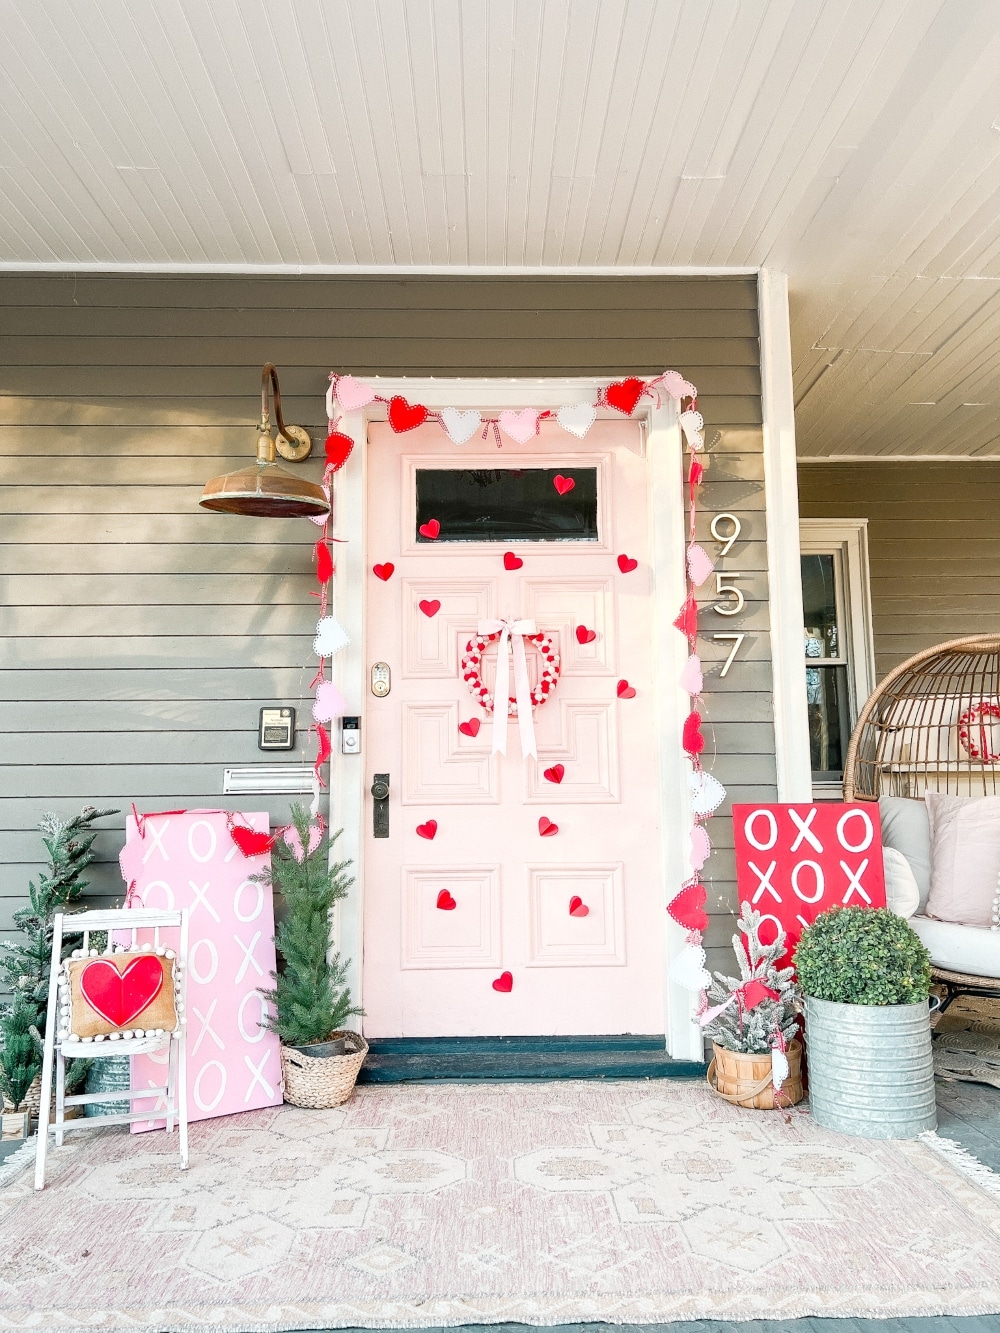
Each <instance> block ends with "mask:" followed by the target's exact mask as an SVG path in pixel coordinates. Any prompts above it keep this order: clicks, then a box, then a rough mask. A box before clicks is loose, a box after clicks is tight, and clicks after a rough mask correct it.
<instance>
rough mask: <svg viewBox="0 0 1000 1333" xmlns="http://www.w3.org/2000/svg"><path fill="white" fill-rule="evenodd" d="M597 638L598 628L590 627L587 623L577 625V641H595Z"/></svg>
mask: <svg viewBox="0 0 1000 1333" xmlns="http://www.w3.org/2000/svg"><path fill="white" fill-rule="evenodd" d="M596 638H597V630H596V629H588V628H587V626H586V625H577V627H576V641H577V643H593V642H594V640H595V639H596Z"/></svg>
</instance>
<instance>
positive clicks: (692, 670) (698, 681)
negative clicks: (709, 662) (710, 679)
mask: <svg viewBox="0 0 1000 1333" xmlns="http://www.w3.org/2000/svg"><path fill="white" fill-rule="evenodd" d="M704 685H705V681H704V678H703V676H702V674H701V659H700V658H699V657H697V656H696V655H695V654H694V653H692V654H691V656H690V657H689V658H688V660H687V661H686V662H685V663H684V667H683V670H682V671H681V679H680V686H681V689H682V690H683V691H684V692H685V694H690V695H691V697H692V699H695V698H697V697H698V695H699V694H701V692H702V689H703V688H704Z"/></svg>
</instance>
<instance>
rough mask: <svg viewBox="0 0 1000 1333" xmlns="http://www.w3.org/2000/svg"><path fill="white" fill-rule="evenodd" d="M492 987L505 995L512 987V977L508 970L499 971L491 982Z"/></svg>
mask: <svg viewBox="0 0 1000 1333" xmlns="http://www.w3.org/2000/svg"><path fill="white" fill-rule="evenodd" d="M493 989H494V990H498V991H499V992H500V994H501V995H506V994H508V992H510V991H512V990H513V989H514V977H513V975H512V974H511V973H510V972H501V973H500V975H499V976H498V977H497V979H496V981H494V983H493Z"/></svg>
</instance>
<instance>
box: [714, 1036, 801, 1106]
mask: <svg viewBox="0 0 1000 1333" xmlns="http://www.w3.org/2000/svg"><path fill="white" fill-rule="evenodd" d="M712 1051H713V1057H712V1063H711V1064H710V1065H709V1066H708V1073H707V1075H706V1078H707V1079H708V1086H709V1087H710V1088H711V1089H712V1091H713V1092H716V1093H718V1095H719V1096H720V1097H722V1098H723V1099H724V1100H725V1101H727V1102H731V1103H732V1104H733V1105H734V1106H746V1107H752V1108H753V1109H754V1110H757V1111H773V1110H774V1109H775V1108H776V1107H786V1106H794V1105H795V1103H796V1102H800V1101H801V1100H802V1043H801V1042H800V1041H799V1039H798V1037H796V1038H795V1039H794V1040H793V1041H791V1042H789V1044H788V1050H787V1051H786V1052H785V1054H786V1055H787V1056H788V1077H787V1078H786V1079H785V1081H784V1083H783V1084H782V1086H781V1090H780V1091H779V1092H777V1093H776V1092H775V1090H774V1084H773V1083H772V1082H771V1057H770V1055H769V1054H768V1055H746V1054H744V1053H743V1052H742V1051H727V1050H724V1049H723V1048H722V1047H721V1046H716V1045H715V1043H714V1042H713V1043H712Z"/></svg>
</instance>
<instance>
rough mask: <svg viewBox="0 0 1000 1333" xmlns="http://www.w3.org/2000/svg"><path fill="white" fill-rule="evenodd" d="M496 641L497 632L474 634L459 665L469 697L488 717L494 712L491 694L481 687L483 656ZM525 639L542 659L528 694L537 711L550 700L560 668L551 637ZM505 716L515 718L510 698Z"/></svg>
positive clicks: (540, 635) (515, 710)
mask: <svg viewBox="0 0 1000 1333" xmlns="http://www.w3.org/2000/svg"><path fill="white" fill-rule="evenodd" d="M499 638H500V632H499V631H498V632H497V633H495V634H477V635H476V637H475V638H474V639H470V640H469V642H468V643H467V644H466V645H465V654H464V656H463V657H462V663H461V671H462V679H463V680H464V681H465V683H466V684H467V685H468V687H469V693H470V694H471V695H472V696H473V698H474V699H475V700H476V702H477V703H478V704H480V705H481V706H482V707H483V708H484V709H485V710H486V712H487V713H492V712H493V707H494V699H493V695H492V693H491V692H490V691H489V690H488V689H487V688H486V686H485V685H484V684H483V676H482V668H483V653H484V652H485V651H486V648H487V646H488V645H489V644H491V643H495V642H496V641H497V640H498V639H499ZM524 639H525V642H527V643H533V644H534V645H535V646H536V648H537V649H538V654H539V656H540V657H541V659H542V669H541V671H540V673H539V676H538V683H537V684H536V685H535V687H534V689H533V690H532V691H531V706H532V708H537V707H538V706H539V704H543V703H544V702H545V700H546V699H548V698H549V696H550V695H551V693H552V691H553V690H554V689H555V687H556V685H557V684H558V681H559V675H560V672H561V671H562V667H561V666H560V664H559V654H558V653H557V652H556V648H555V643H554V642H553V639H552V635H551V634H525V635H524ZM507 716H508V717H517V700H516V699H515V698H514V696H513V695H511V696H510V698H509V699H508V700H507Z"/></svg>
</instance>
